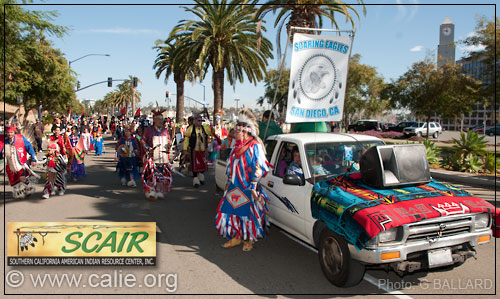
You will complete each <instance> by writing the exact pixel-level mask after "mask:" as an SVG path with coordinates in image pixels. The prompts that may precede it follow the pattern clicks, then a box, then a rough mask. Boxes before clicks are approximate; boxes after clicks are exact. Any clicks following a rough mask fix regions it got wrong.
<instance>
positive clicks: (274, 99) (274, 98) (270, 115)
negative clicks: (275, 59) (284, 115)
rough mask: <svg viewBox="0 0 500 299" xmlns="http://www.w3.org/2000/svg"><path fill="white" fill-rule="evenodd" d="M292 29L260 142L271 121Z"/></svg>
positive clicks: (290, 32)
mask: <svg viewBox="0 0 500 299" xmlns="http://www.w3.org/2000/svg"><path fill="white" fill-rule="evenodd" d="M291 28H293V27H291ZM292 30H293V29H291V30H290V31H289V32H288V36H287V39H286V45H285V54H284V55H283V58H282V59H281V64H280V74H279V76H278V82H277V84H276V91H275V92H274V97H273V101H272V105H271V113H270V114H269V118H268V119H267V124H266V129H265V130H264V135H262V136H264V140H262V142H264V141H265V139H266V135H267V130H268V129H269V123H270V122H271V117H272V115H273V108H274V105H276V95H277V94H278V89H279V85H280V81H281V75H282V74H283V66H284V65H285V59H286V53H287V50H288V41H289V40H290V35H291V34H292Z"/></svg>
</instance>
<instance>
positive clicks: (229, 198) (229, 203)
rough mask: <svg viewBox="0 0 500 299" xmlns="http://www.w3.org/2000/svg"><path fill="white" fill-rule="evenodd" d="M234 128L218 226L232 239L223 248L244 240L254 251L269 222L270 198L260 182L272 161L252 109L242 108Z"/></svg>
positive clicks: (244, 249)
mask: <svg viewBox="0 0 500 299" xmlns="http://www.w3.org/2000/svg"><path fill="white" fill-rule="evenodd" d="M234 132H235V133H234V138H235V139H236V144H235V146H234V148H233V149H232V151H231V155H230V157H229V160H228V164H227V169H226V174H227V175H228V183H227V185H226V186H227V187H226V190H225V191H224V195H223V197H222V199H221V201H220V203H219V206H218V208H217V214H216V216H215V227H216V229H217V232H218V233H219V234H220V235H221V236H223V237H225V238H227V239H229V241H227V242H226V243H224V244H223V245H222V247H223V248H231V247H235V246H238V245H240V244H241V243H242V242H243V243H244V244H243V251H251V250H252V249H253V243H254V242H255V241H257V239H260V238H263V237H264V236H265V232H266V228H267V226H268V225H269V222H268V221H267V218H266V210H267V202H268V201H269V198H268V197H267V195H266V194H265V193H264V190H263V189H262V187H261V186H259V185H258V182H259V179H260V178H261V177H263V176H265V175H266V174H267V172H268V171H269V163H268V162H267V159H266V155H265V150H264V147H263V146H262V141H261V140H260V138H259V137H258V136H259V130H258V125H257V122H256V119H255V116H254V115H253V113H252V112H251V111H250V110H248V109H246V108H244V109H242V111H240V113H239V115H238V123H237V124H236V127H235V131H234Z"/></svg>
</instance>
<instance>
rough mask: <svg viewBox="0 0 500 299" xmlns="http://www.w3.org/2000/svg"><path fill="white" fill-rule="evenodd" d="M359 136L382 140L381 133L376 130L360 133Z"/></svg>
mask: <svg viewBox="0 0 500 299" xmlns="http://www.w3.org/2000/svg"><path fill="white" fill-rule="evenodd" d="M358 134H363V135H368V136H373V137H377V138H382V133H381V132H379V131H375V130H370V131H364V132H359V133H358Z"/></svg>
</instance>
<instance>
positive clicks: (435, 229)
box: [215, 133, 493, 287]
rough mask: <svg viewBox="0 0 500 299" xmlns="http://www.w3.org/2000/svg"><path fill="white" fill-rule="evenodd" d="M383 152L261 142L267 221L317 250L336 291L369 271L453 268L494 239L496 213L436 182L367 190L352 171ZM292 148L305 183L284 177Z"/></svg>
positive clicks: (326, 142)
mask: <svg viewBox="0 0 500 299" xmlns="http://www.w3.org/2000/svg"><path fill="white" fill-rule="evenodd" d="M380 145H383V142H382V141H381V140H380V139H378V138H375V137H371V136H366V135H356V134H334V133H298V134H283V135H275V136H271V137H269V138H268V139H267V140H266V141H265V147H266V152H267V154H266V155H267V158H268V160H269V162H270V163H271V164H272V165H273V166H274V168H273V169H272V171H270V172H269V173H268V174H267V175H266V176H265V177H264V178H262V179H261V180H260V182H259V184H260V185H261V186H262V187H263V189H264V191H265V192H266V194H267V195H268V196H269V198H270V206H269V212H268V216H269V220H270V222H271V223H272V224H274V225H276V226H277V227H279V228H280V229H282V230H284V231H286V232H288V233H289V234H291V235H292V236H294V237H296V238H298V239H299V240H301V241H303V242H305V243H307V244H309V245H311V246H314V247H315V248H317V249H318V255H319V262H320V265H321V268H322V270H323V273H324V275H325V276H326V278H327V279H328V280H329V281H330V282H331V283H333V284H334V285H336V286H340V287H349V286H353V285H356V284H358V283H359V281H360V280H361V279H362V278H363V276H364V272H365V268H366V267H367V266H370V267H382V268H385V269H388V270H389V269H392V270H394V271H396V272H397V273H398V274H400V275H403V274H405V273H409V272H413V271H416V270H420V269H432V268H436V267H442V266H448V265H453V264H455V265H458V264H461V263H463V262H464V261H465V260H466V259H467V258H469V257H471V256H474V255H475V250H474V247H475V246H476V245H478V244H485V243H488V242H490V239H491V222H492V218H491V214H490V213H492V210H491V209H492V207H493V206H492V205H490V204H489V203H487V202H485V201H484V200H482V199H480V198H477V197H473V196H472V195H470V194H468V193H467V192H465V191H462V190H459V189H457V188H455V187H453V186H450V185H446V184H441V183H438V182H436V181H434V180H431V181H430V182H429V183H423V184H413V185H405V186H397V185H394V186H392V187H389V188H378V189H377V188H372V187H369V186H367V185H366V184H364V183H363V179H362V178H361V173H360V172H359V171H356V170H357V169H359V168H358V167H359V166H358V165H359V164H358V161H359V160H360V156H361V153H364V152H365V151H366V150H367V149H368V148H370V147H373V146H380ZM386 147H387V146H386ZM294 148H295V149H298V151H299V153H300V160H301V168H302V171H303V177H301V176H300V175H297V174H287V167H288V165H289V164H290V163H291V162H292V159H293V158H292V151H293V150H294ZM424 152H425V151H424ZM228 155H229V153H228V152H226V153H222V154H221V159H219V160H217V162H216V168H215V174H216V184H217V188H219V189H225V187H226V183H227V176H226V165H227V162H226V158H227V156H228ZM423 161H425V163H427V157H425V158H423ZM362 166H363V165H362ZM426 167H428V164H427V166H426ZM361 172H362V171H361ZM325 190H326V191H325Z"/></svg>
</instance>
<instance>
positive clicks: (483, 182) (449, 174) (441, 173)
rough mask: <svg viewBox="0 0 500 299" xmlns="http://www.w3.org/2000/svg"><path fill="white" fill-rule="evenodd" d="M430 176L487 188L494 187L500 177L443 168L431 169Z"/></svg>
mask: <svg viewBox="0 0 500 299" xmlns="http://www.w3.org/2000/svg"><path fill="white" fill-rule="evenodd" d="M431 176H432V178H434V179H436V180H438V181H439V180H444V181H450V182H457V183H461V184H466V185H472V186H478V187H484V188H488V189H492V190H493V189H496V188H495V185H498V183H499V181H500V177H498V176H492V175H488V176H486V175H477V174H474V173H467V172H459V171H450V170H445V169H432V168H431Z"/></svg>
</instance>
